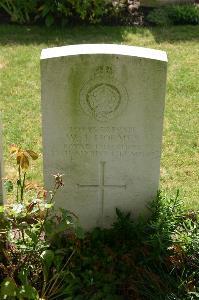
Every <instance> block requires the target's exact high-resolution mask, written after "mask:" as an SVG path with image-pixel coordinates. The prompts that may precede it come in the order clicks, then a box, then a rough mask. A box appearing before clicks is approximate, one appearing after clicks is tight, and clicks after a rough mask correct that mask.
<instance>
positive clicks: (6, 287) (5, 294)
mask: <svg viewBox="0 0 199 300" xmlns="http://www.w3.org/2000/svg"><path fill="white" fill-rule="evenodd" d="M0 295H1V296H2V298H1V299H9V297H16V295H17V286H16V283H15V281H14V280H13V279H12V278H10V277H7V278H5V279H4V281H3V282H2V283H1V291H0Z"/></svg>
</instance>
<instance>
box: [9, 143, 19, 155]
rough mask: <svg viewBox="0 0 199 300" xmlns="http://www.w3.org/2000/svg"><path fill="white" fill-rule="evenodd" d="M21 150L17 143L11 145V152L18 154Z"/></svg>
mask: <svg viewBox="0 0 199 300" xmlns="http://www.w3.org/2000/svg"><path fill="white" fill-rule="evenodd" d="M19 150H20V148H19V147H17V146H16V145H11V146H10V153H11V154H16V153H17V152H18V151H19Z"/></svg>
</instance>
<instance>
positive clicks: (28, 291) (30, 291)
mask: <svg viewBox="0 0 199 300" xmlns="http://www.w3.org/2000/svg"><path fill="white" fill-rule="evenodd" d="M18 297H19V299H21V298H22V299H24V298H25V299H28V300H39V294H38V292H37V290H36V289H35V288H34V287H32V286H31V285H28V284H25V285H22V286H21V287H20V289H19V291H18Z"/></svg>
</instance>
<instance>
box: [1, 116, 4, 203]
mask: <svg viewBox="0 0 199 300" xmlns="http://www.w3.org/2000/svg"><path fill="white" fill-rule="evenodd" d="M3 202H4V189H3V145H2V124H1V118H0V205H1V204H3Z"/></svg>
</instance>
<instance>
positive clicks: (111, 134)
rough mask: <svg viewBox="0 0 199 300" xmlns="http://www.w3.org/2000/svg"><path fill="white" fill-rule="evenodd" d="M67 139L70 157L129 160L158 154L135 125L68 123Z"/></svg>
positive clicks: (73, 158)
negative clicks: (80, 125)
mask: <svg viewBox="0 0 199 300" xmlns="http://www.w3.org/2000/svg"><path fill="white" fill-rule="evenodd" d="M65 137H66V139H65V143H64V145H63V146H64V152H65V154H66V156H67V159H69V160H71V161H75V160H76V159H78V158H80V157H83V156H84V158H85V159H98V160H100V161H101V160H107V158H108V159H109V160H111V161H114V160H129V159H131V158H133V157H134V158H136V157H144V156H146V155H151V158H152V159H153V158H155V157H159V155H160V153H159V151H157V150H155V149H151V148H150V149H149V150H147V149H148V145H147V143H146V141H145V144H143V141H142V140H141V139H140V135H139V134H137V133H136V131H135V128H134V127H68V129H67V132H66V136H65Z"/></svg>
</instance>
